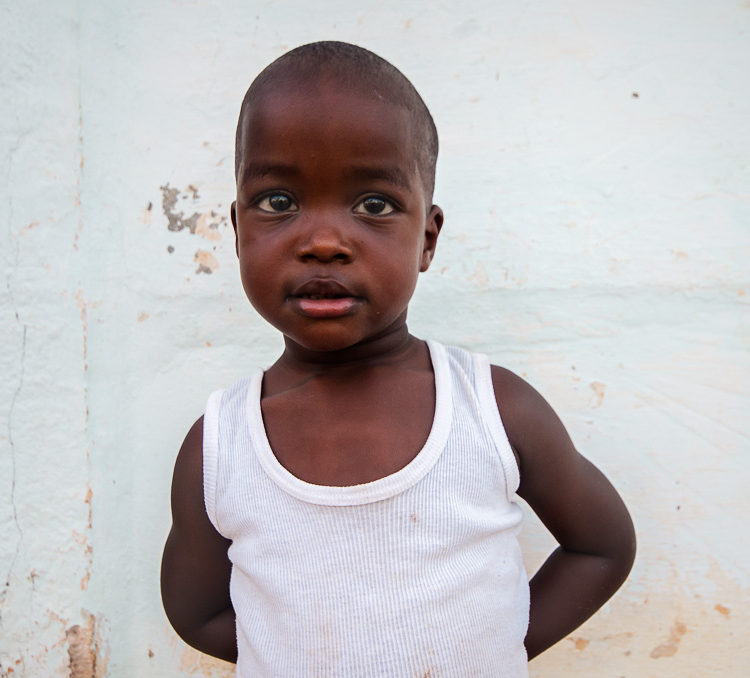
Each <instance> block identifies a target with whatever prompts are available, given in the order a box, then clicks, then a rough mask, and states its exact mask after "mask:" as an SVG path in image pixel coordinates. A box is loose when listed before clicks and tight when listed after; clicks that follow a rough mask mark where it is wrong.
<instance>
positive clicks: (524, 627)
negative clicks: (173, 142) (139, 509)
mask: <svg viewBox="0 0 750 678" xmlns="http://www.w3.org/2000/svg"><path fill="white" fill-rule="evenodd" d="M437 146H438V144H437V133H436V131H435V126H434V124H433V121H432V118H431V116H430V114H429V112H428V110H427V108H426V106H425V104H424V102H423V101H422V99H421V98H420V96H419V95H418V94H417V92H416V90H415V89H414V87H413V86H412V84H411V83H410V82H409V81H408V80H407V79H406V78H405V77H404V76H403V75H402V74H401V73H400V72H399V71H398V70H397V69H396V68H395V67H394V66H392V65H391V64H389V63H388V62H386V61H384V60H383V59H381V58H380V57H378V56H376V55H375V54H372V53H371V52H368V51H367V50H364V49H361V48H359V47H355V46H354V45H349V44H345V43H338V42H322V43H314V44H311V45H305V46H303V47H299V48H297V49H295V50H292V51H291V52H288V53H287V54H285V55H284V56H282V57H281V58H280V59H278V60H277V61H275V62H273V63H272V64H271V65H269V66H268V67H267V68H266V69H265V70H264V71H263V72H262V73H261V74H260V75H259V76H258V77H257V78H256V79H255V81H254V82H253V84H252V85H251V86H250V89H249V90H248V92H247V94H246V95H245V99H244V101H243V103H242V109H241V112H240V118H239V123H238V126H237V144H236V165H235V169H236V178H237V199H236V202H235V203H234V204H233V205H232V223H233V224H234V229H235V234H236V249H237V256H238V258H239V265H240V272H241V277H242V284H243V287H244V289H245V292H246V294H247V297H248V299H249V300H250V302H251V303H252V305H253V306H254V307H255V308H256V309H257V311H258V312H259V313H260V314H261V315H262V316H263V317H264V318H265V319H266V320H267V321H268V322H269V323H271V324H272V325H273V326H274V327H276V328H277V329H278V330H279V331H280V332H281V333H282V334H283V336H284V351H283V353H282V355H281V357H280V358H279V359H278V360H277V361H276V362H275V363H274V364H273V365H272V366H271V367H270V368H269V369H267V370H265V371H264V372H258V373H257V374H254V375H253V376H251V377H250V378H247V379H242V380H240V381H239V382H237V383H236V384H235V385H234V386H232V387H231V388H229V389H227V390H224V391H219V392H217V393H214V394H213V395H211V397H210V398H209V400H208V403H207V405H206V410H205V414H204V416H203V417H201V418H200V419H199V420H198V421H197V422H196V423H195V424H194V425H193V427H192V428H191V429H190V431H189V433H188V434H187V437H186V438H185V441H184V443H183V445H182V448H181V450H180V452H179V455H178V457H177V462H176V465H175V471H174V478H173V482H172V510H173V525H172V530H171V532H170V534H169V538H168V539H167V543H166V547H165V549H164V559H163V565H162V580H161V581H162V595H163V600H164V607H165V609H166V612H167V615H168V617H169V619H170V621H171V623H172V625H173V626H174V628H175V630H176V631H177V632H178V633H179V635H180V636H182V638H184V639H185V641H186V642H188V643H189V644H190V645H192V646H193V647H195V648H197V649H199V650H201V651H202V652H206V653H208V654H211V655H215V656H217V657H221V658H223V659H226V660H229V661H236V662H237V674H238V675H239V676H243V677H245V676H280V677H283V678H290V677H298V676H299V677H307V676H311V677H312V676H337V677H344V676H345V677H347V678H353V677H360V676H389V677H402V676H415V677H417V678H420V677H426V676H429V677H430V678H437V677H438V676H443V677H447V678H465V677H466V678H469V677H471V678H478V677H482V676H493V677H497V676H504V677H513V678H515V677H516V676H526V675H528V674H527V661H528V658H531V657H534V656H535V655H537V654H539V653H540V652H542V651H543V650H545V649H546V648H548V647H549V646H550V645H552V644H553V643H555V642H557V641H558V640H560V639H561V638H563V637H564V636H565V635H567V634H568V633H570V632H571V631H572V630H573V629H575V628H576V627H577V626H578V625H579V624H581V623H582V622H583V621H584V620H585V619H587V618H588V617H589V616H590V615H591V614H593V613H594V611H596V610H597V609H598V608H599V607H600V606H601V605H602V604H603V603H604V602H605V601H606V600H607V599H608V598H609V597H610V596H611V595H612V594H613V593H614V592H615V590H616V589H617V588H618V587H619V586H620V584H621V583H622V581H623V580H624V579H625V577H626V576H627V574H628V572H629V570H630V567H631V564H632V562H633V557H634V553H635V537H634V533H633V526H632V523H631V521H630V517H629V516H628V512H627V510H626V508H625V506H624V505H623V503H622V501H621V500H620V498H619V496H618V495H617V493H616V492H615V490H614V489H613V488H612V486H611V485H610V484H609V482H608V481H607V480H606V479H605V478H604V476H603V475H602V474H601V473H600V472H599V471H598V470H597V469H596V468H595V467H594V466H592V464H590V463H589V462H588V461H586V460H585V459H584V458H583V457H581V456H580V455H579V454H578V452H577V451H576V449H575V448H574V447H573V444H572V442H571V441H570V438H569V437H568V435H567V433H566V431H565V429H564V428H563V425H562V424H561V422H560V420H559V419H558V418H557V416H556V415H555V413H554V412H553V411H552V409H551V408H550V406H549V405H548V404H547V403H546V402H545V401H544V400H543V399H542V397H541V396H540V395H539V394H538V393H537V392H536V391H535V390H534V389H533V388H531V386H529V385H528V384H527V383H525V382H524V381H523V380H522V379H520V378H519V377H517V376H515V375H514V374H512V373H511V372H509V371H507V370H505V369H503V368H501V367H497V366H495V365H490V364H489V363H488V361H487V359H486V358H485V357H484V356H481V355H475V354H471V353H468V352H466V351H464V350H461V349H458V348H446V347H444V346H441V345H440V344H438V343H435V342H429V341H428V342H425V341H423V340H421V339H417V338H416V337H414V336H412V335H411V334H409V331H408V329H407V326H406V313H407V306H408V303H409V300H410V299H411V296H412V293H413V292H414V288H415V285H416V281H417V276H418V274H419V273H420V272H422V271H426V270H427V268H428V267H429V265H430V262H431V260H432V257H433V255H434V252H435V246H436V244H437V240H438V235H439V233H440V229H441V226H442V224H443V213H442V211H441V210H440V208H439V207H437V206H436V205H433V204H432V191H433V184H434V173H435V161H436V158H437ZM438 303H439V302H438ZM516 493H517V494H518V495H519V496H520V497H522V498H523V499H525V500H526V501H527V502H528V504H529V505H530V506H531V508H532V509H533V510H534V511H535V512H536V514H537V515H538V516H539V517H540V519H541V520H542V521H543V522H544V524H545V525H546V526H547V527H548V528H549V530H550V532H551V533H552V534H553V535H554V537H555V539H556V540H557V541H558V542H559V544H560V546H559V547H558V548H557V549H556V550H555V551H554V552H553V553H552V554H551V555H550V556H549V558H548V559H547V560H546V562H545V563H544V564H543V565H542V567H541V568H540V569H539V571H538V572H537V573H536V574H535V575H534V576H533V578H532V579H531V582H530V583H529V582H528V580H527V576H526V573H525V571H524V568H523V564H522V561H521V554H520V550H519V546H518V542H517V534H518V530H519V523H520V521H521V510H520V508H519V507H518V506H517V505H516V504H515V503H514V502H513V497H514V494H516Z"/></svg>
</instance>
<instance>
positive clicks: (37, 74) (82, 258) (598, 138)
mask: <svg viewBox="0 0 750 678" xmlns="http://www.w3.org/2000/svg"><path fill="white" fill-rule="evenodd" d="M0 26H2V29H0V30H2V40H0V54H1V57H0V64H1V66H0V68H1V69H2V71H1V73H2V74H1V76H0V78H1V83H2V92H3V96H2V100H0V108H1V110H2V128H1V130H0V134H1V135H2V136H1V138H0V168H1V171H2V185H3V187H4V189H3V195H2V199H1V200H0V223H1V224H2V228H3V231H2V247H1V248H0V255H1V256H2V258H3V273H4V277H5V283H4V284H3V285H1V286H0V294H2V318H3V321H2V323H1V324H0V328H1V332H2V335H0V336H1V339H2V346H3V350H2V352H0V365H1V369H2V373H3V375H4V379H3V380H2V382H1V383H0V390H1V392H2V396H1V397H0V407H1V408H2V421H3V422H5V424H4V425H3V426H2V427H0V437H1V438H2V451H1V456H0V574H1V575H2V580H1V581H0V586H1V587H2V588H1V589H0V676H3V677H7V676H34V677H37V676H39V677H46V676H74V677H75V678H83V677H90V676H118V677H130V676H158V677H160V678H165V677H166V678H169V677H172V676H175V677H176V676H217V677H218V676H226V675H229V672H228V670H227V667H226V666H222V665H221V663H219V662H214V661H210V660H208V659H206V658H202V657H201V656H200V655H198V654H197V653H194V652H193V651H191V650H189V649H187V648H186V647H185V646H184V644H183V643H181V642H180V641H179V640H177V638H176V637H175V635H174V634H173V632H172V631H171V630H170V628H169V626H168V623H167V621H166V619H165V617H164V615H163V612H162V609H161V603H160V598H159V587H158V571H159V562H160V556H161V548H162V544H163V541H164V538H165V536H166V533H167V530H168V528H169V520H170V518H169V485H170V474H171V468H172V464H173V461H174V456H175V453H176V450H177V448H178V446H179V443H180V441H181V439H182V437H183V435H184V433H185V432H186V430H187V428H188V427H189V425H190V423H191V422H192V421H193V420H194V419H195V418H196V417H197V416H198V415H199V414H200V413H201V411H202V407H203V404H204V399H205V397H206V395H207V394H208V393H209V392H210V391H211V390H212V389H214V388H217V387H221V386H224V385H227V384H229V383H231V382H232V381H233V380H234V379H235V378H236V377H238V376H239V375H242V374H246V373H247V372H248V371H250V370H252V369H253V368H255V367H257V366H263V365H268V364H269V363H270V362H271V361H272V360H273V359H274V358H275V356H276V355H277V353H278V351H279V348H280V340H279V338H278V337H277V336H275V333H274V332H273V331H272V330H270V329H269V328H267V327H265V326H264V324H263V322H261V321H260V320H259V319H258V318H257V317H255V316H254V314H253V312H252V310H251V309H250V307H249V305H248V303H247V302H246V301H245V299H244V297H243V295H242V292H241V288H240V285H239V281H238V275H237V271H236V265H235V257H234V249H233V240H232V233H231V226H230V225H229V224H228V221H227V214H228V208H229V204H230V202H231V200H232V197H233V179H232V152H233V150H232V144H233V132H234V129H233V128H234V124H235V119H236V115H237V111H238V107H239V102H240V99H241V96H242V93H243V92H244V89H245V88H246V86H247V85H248V83H249V81H250V80H251V78H252V77H253V75H254V74H255V73H256V72H257V71H258V70H259V69H260V68H261V67H262V66H263V65H265V64H266V63H267V62H268V61H269V60H271V59H272V58H274V57H276V56H278V55H279V54H281V53H282V52H283V51H285V50H286V49H288V48H290V47H293V46H295V45H298V44H301V43H303V42H309V41H311V40H315V39H325V38H337V39H343V40H349V41H353V42H357V43H359V44H362V45H364V46H366V47H369V48H371V49H373V50H375V51H376V52H378V53H380V54H382V55H383V56H384V57H386V58H388V59H390V60H392V61H393V62H394V63H395V64H396V65H398V66H399V67H400V68H402V70H404V71H405V73H406V74H407V75H408V76H409V77H410V78H411V79H412V80H413V81H414V82H415V84H416V85H417V87H418V88H419V89H420V91H421V92H422V94H423V96H424V98H425V100H426V101H427V103H428V105H429V106H430V107H431V109H432V112H433V115H434V117H435V119H436V122H437V125H438V129H439V131H440V134H441V143H442V150H441V158H440V161H439V170H438V182H437V197H436V199H437V201H438V202H439V204H441V205H442V207H443V208H444V209H445V212H446V226H445V229H444V231H443V235H442V236H441V243H440V246H439V248H438V255H437V259H436V261H435V263H434V266H433V268H432V270H431V271H430V272H428V273H427V274H426V275H425V276H423V279H422V281H421V283H420V287H419V289H418V291H417V295H416V298H415V300H414V302H413V307H412V328H413V330H414V331H415V332H416V333H417V334H419V335H421V336H430V337H434V338H436V339H439V340H441V341H443V342H447V343H456V344H459V345H462V346H466V347H469V348H473V349H476V350H482V351H486V352H488V353H490V354H491V356H492V358H493V359H494V361H496V362H498V363H500V364H503V365H506V366H508V367H510V368H511V369H514V370H516V371H517V372H519V373H521V374H522V375H524V376H526V377H527V378H528V379H529V380H530V381H531V382H532V383H533V384H534V385H535V386H537V388H539V389H540V390H541V391H542V393H544V394H545V395H546V396H547V397H548V399H549V400H550V401H551V402H552V404H553V406H554V407H555V408H556V409H557V410H558V412H559V413H560V415H561V417H562V418H563V420H564V421H565V423H566V424H567V426H568V428H569V429H570V431H571V433H572V435H573V437H574V439H575V440H576V441H577V443H578V445H579V447H580V448H581V450H582V451H583V452H584V453H585V454H586V455H587V456H589V457H590V458H591V459H592V460H594V461H595V462H596V463H597V464H598V465H599V466H600V467H601V468H602V469H603V470H604V471H605V472H606V473H607V474H608V475H609V476H610V477H611V478H612V479H613V481H614V483H615V485H616V486H617V487H618V488H619V489H620V490H621V492H622V494H623V495H624V497H625V498H626V501H627V502H628V504H629V506H630V507H631V509H632V512H633V515H634V518H635V521H636V524H637V529H638V534H639V540H640V552H639V558H638V561H637V564H636V567H635V570H634V573H633V575H632V577H631V579H630V580H629V581H628V583H627V584H626V585H625V587H624V588H623V590H622V591H621V592H620V593H619V594H618V596H617V597H616V598H615V599H614V600H613V601H611V602H610V603H609V604H607V606H606V607H605V609H604V610H603V612H601V613H600V614H599V615H598V616H597V617H595V618H594V619H593V620H591V621H590V622H589V623H587V624H586V625H585V626H583V627H582V628H581V629H579V630H578V631H576V632H575V633H574V634H573V635H572V636H571V637H570V638H568V639H566V640H564V641H562V642H561V643H560V644H559V645H558V646H557V647H556V648H554V649H553V650H551V651H550V652H548V653H547V654H546V655H545V656H543V657H541V658H539V659H538V660H536V661H534V662H533V663H532V665H531V666H532V675H533V676H552V677H558V676H559V677H562V678H565V677H567V676H581V675H584V676H612V677H617V676H628V677H631V678H644V677H648V676H659V677H674V678H677V677H679V678H685V677H686V676H696V677H699V676H700V677H703V676H714V675H716V676H719V675H721V676H741V675H743V676H744V675H746V664H747V657H748V640H747V638H748V636H749V635H750V628H749V624H748V617H747V615H746V609H747V607H748V603H749V602H750V601H749V600H748V585H750V581H749V578H750V577H749V575H750V573H749V571H748V566H747V562H748V560H750V547H749V545H748V530H747V526H746V515H747V512H748V500H747V494H746V492H745V490H744V487H743V485H744V483H743V482H742V481H743V480H746V479H747V477H748V476H747V472H748V466H749V460H750V449H749V448H750V446H749V445H748V434H749V433H750V424H749V423H748V420H749V417H748V412H749V411H750V408H749V407H748V404H749V403H748V396H747V391H748V385H749V384H750V366H749V362H748V342H749V340H750V323H749V322H748V299H750V272H749V271H748V260H750V167H749V165H748V159H749V158H750V125H748V120H750V89H749V88H748V73H750V3H748V2H744V1H743V0H731V1H729V0H718V1H717V2H711V3H709V2H699V1H697V0H692V1H688V2H685V1H684V0H683V1H682V2H677V1H676V0H666V1H665V2H661V3H652V2H644V1H643V0H635V1H631V2H624V1H616V2H607V3H601V2H594V1H593V0H588V1H583V0H580V1H575V0H574V1H573V2H566V3H560V2H552V1H551V0H546V1H543V2H535V3H531V2H523V1H521V0H517V1H511V0H509V1H508V2H494V1H492V2H491V1H489V0H486V1H482V0H464V1H463V2H460V3H459V2H446V1H440V0H438V1H436V2H433V3H429V4H428V3H422V2H408V1H407V2H404V1H401V2H396V1H395V0H380V1H379V2H364V1H354V2H352V1H349V2H343V0H327V1H326V2H324V3H307V2H303V1H302V0H295V1H292V0H279V1H277V2H270V1H268V2H207V1H205V2H199V1H194V2H191V1H188V0H184V1H181V2H178V1H177V0H149V1H148V2H146V0H133V1H131V2H128V3H119V2H94V1H93V0H77V1H74V0H60V1H56V2H42V1H41V0H36V1H33V0H30V1H29V2H26V3H5V4H4V5H3V6H2V8H0ZM523 540H524V546H525V548H526V550H527V558H528V565H529V567H530V568H531V569H533V568H534V567H535V566H536V564H538V563H539V562H540V561H541V559H542V558H543V556H544V554H545V552H546V550H547V549H548V548H549V547H550V542H549V539H548V537H547V536H546V535H545V533H544V531H543V529H542V528H541V527H540V526H539V525H538V523H536V522H535V521H534V519H533V518H530V519H529V521H528V523H527V526H526V531H525V533H524V537H523Z"/></svg>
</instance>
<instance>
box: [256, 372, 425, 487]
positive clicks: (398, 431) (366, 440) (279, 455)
mask: <svg viewBox="0 0 750 678" xmlns="http://www.w3.org/2000/svg"><path fill="white" fill-rule="evenodd" d="M261 411H262V414H263V423H264V426H265V429H266V435H267V437H268V441H269V444H270V446H271V449H272V451H273V453H274V455H275V457H276V459H277V460H278V461H279V463H280V464H281V465H282V466H284V467H285V468H286V469H287V470H288V471H289V472H290V473H292V474H293V475H295V476H296V477H298V478H299V479H301V480H304V481H306V482H309V483H313V484H316V485H338V486H346V485H358V484H362V483H367V482H371V481H373V480H377V479H379V478H383V477H385V476H387V475H390V474H392V473H395V472H396V471H398V470H399V469H401V468H403V467H404V466H406V465H407V464H408V463H409V462H410V461H411V460H412V459H414V457H415V456H416V455H417V454H418V453H419V452H420V450H421V449H422V447H423V445H424V443H425V441H426V440H427V438H428V436H429V433H430V430H431V428H432V423H433V419H434V413H435V384H434V378H433V375H432V374H431V373H429V372H424V371H405V372H402V373H396V374H390V375H371V377H369V378H368V377H362V378H361V379H360V380H359V381H352V382H349V383H346V384H341V383H336V384H333V383H327V382H326V381H325V380H322V381H317V380H312V381H310V382H307V383H305V384H303V385H301V386H300V387H298V388H294V389H290V390H288V391H285V392H283V393H280V394H277V395H275V396H273V397H270V398H264V399H263V400H262V401H261Z"/></svg>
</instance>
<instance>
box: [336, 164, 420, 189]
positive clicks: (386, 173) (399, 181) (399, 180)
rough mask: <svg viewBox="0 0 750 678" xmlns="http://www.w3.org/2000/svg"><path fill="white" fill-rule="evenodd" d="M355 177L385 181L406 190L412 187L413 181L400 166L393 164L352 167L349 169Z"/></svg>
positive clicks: (349, 173) (349, 172)
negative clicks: (387, 165)
mask: <svg viewBox="0 0 750 678" xmlns="http://www.w3.org/2000/svg"><path fill="white" fill-rule="evenodd" d="M347 174H348V175H350V176H351V177H352V178H353V179H359V180H364V181H368V180H369V181H378V180H379V181H385V182H387V183H389V184H393V185H394V186H399V187H400V188H403V189H404V190H407V191H408V190H410V189H411V183H410V182H409V177H408V176H407V174H406V172H404V171H403V170H402V169H401V168H400V167H398V166H396V165H393V166H389V167H369V166H366V165H365V166H362V167H351V168H349V170H348V171H347Z"/></svg>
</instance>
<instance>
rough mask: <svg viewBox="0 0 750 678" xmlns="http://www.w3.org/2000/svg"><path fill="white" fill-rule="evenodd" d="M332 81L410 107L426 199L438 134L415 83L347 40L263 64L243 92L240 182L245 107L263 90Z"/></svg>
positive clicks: (298, 50)
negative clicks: (266, 64) (264, 66)
mask: <svg viewBox="0 0 750 678" xmlns="http://www.w3.org/2000/svg"><path fill="white" fill-rule="evenodd" d="M325 81H329V82H335V83H336V84H337V85H338V86H340V87H342V88H347V89H349V90H351V91H352V92H353V93H356V94H358V95H360V96H364V97H369V98H372V99H373V100H380V101H382V102H388V103H391V104H395V105H398V106H402V107H404V108H406V109H407V110H408V111H409V118H410V123H411V125H410V126H411V132H410V136H411V141H412V150H411V152H412V154H413V157H414V160H415V162H416V163H417V166H418V169H419V173H420V176H421V177H422V181H423V183H424V185H425V192H426V194H427V199H428V201H430V202H431V201H432V193H433V190H434V187H435V165H436V163H437V156H438V135H437V129H436V128H435V123H434V122H433V120H432V116H431V115H430V111H429V110H428V108H427V106H426V105H425V103H424V101H423V100H422V97H421V96H419V92H417V90H416V89H415V88H414V85H412V84H411V82H410V81H409V80H408V79H407V78H406V77H405V76H404V74H403V73H401V71H399V70H398V69H397V68H396V67H395V66H394V65H393V64H391V63H389V62H388V61H386V60H385V59H383V58H381V57H379V56H378V55H377V54H375V53H374V52H370V51H369V50H366V49H364V48H362V47H358V46H357V45H352V44H349V43H347V42H335V41H324V42H313V43H310V44H307V45H302V46H300V47H297V48H295V49H293V50H291V51H289V52H287V53H286V54H283V55H282V56H280V57H279V58H278V59H276V60H275V61H273V62H272V63H270V64H269V65H268V66H266V68H264V69H263V70H262V71H261V72H260V73H259V74H258V76H257V77H256V78H255V80H253V82H252V84H251V85H250V87H249V89H248V90H247V92H246V93H245V98H244V99H243V100H242V106H241V108H240V115H239V120H238V123H237V133H236V137H235V156H234V170H235V178H236V180H237V181H238V182H239V179H240V172H241V168H242V163H243V160H244V153H245V150H246V147H245V140H244V137H245V122H246V116H247V112H248V109H249V108H250V107H252V106H253V105H254V104H255V103H256V102H257V101H258V100H259V99H261V98H262V97H263V95H264V93H266V92H268V91H269V90H270V91H273V90H275V89H278V88H279V87H281V86H283V85H291V86H294V87H300V88H301V87H303V86H304V85H305V84H307V85H309V86H311V87H314V86H315V85H316V84H320V83H323V82H325Z"/></svg>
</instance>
